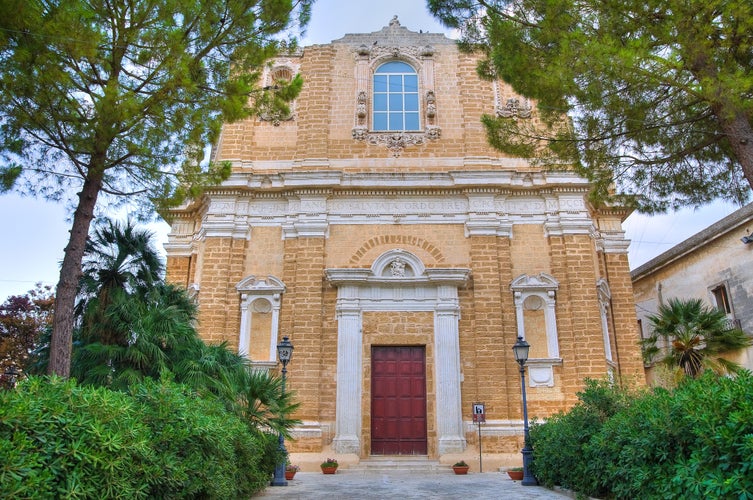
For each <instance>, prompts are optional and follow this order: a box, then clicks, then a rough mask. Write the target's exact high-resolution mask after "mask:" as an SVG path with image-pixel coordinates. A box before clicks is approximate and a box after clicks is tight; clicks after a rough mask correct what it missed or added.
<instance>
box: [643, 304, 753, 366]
mask: <svg viewBox="0 0 753 500" xmlns="http://www.w3.org/2000/svg"><path fill="white" fill-rule="evenodd" d="M648 320H649V321H650V323H651V325H652V326H653V332H652V333H651V336H650V337H648V338H646V339H643V340H642V341H641V346H642V347H643V356H644V360H645V361H646V362H647V363H650V362H652V361H654V360H656V361H658V362H659V363H663V364H665V365H667V366H668V367H670V368H679V369H681V370H682V372H683V373H684V374H685V375H687V376H690V377H692V378H696V377H697V376H698V375H699V374H700V373H701V372H702V371H703V370H704V369H710V370H713V371H714V372H716V373H720V374H723V373H735V372H738V371H739V370H741V368H740V367H739V366H738V365H737V364H736V363H734V362H732V361H729V360H726V359H724V358H722V357H721V355H722V354H724V353H727V352H731V351H736V350H739V349H743V348H746V347H749V346H751V345H753V342H752V341H751V338H750V337H748V336H747V335H746V334H745V333H744V332H743V331H742V330H740V329H739V328H731V327H730V325H729V321H728V320H727V316H726V315H725V313H724V312H723V311H721V310H719V309H715V308H712V307H709V306H706V305H704V303H703V301H701V300H700V299H688V300H681V299H670V300H669V302H668V303H667V304H662V305H661V306H659V311H658V313H657V314H656V315H653V316H649V318H648ZM660 341H661V342H660ZM660 344H661V345H663V346H665V347H664V348H662V347H661V346H660ZM657 358H658V359H657Z"/></svg>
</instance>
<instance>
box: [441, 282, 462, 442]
mask: <svg viewBox="0 0 753 500" xmlns="http://www.w3.org/2000/svg"><path fill="white" fill-rule="evenodd" d="M439 299H440V300H439V303H438V304H437V308H436V310H435V314H434V352H435V356H436V359H435V366H436V368H435V369H436V379H437V437H438V441H439V443H438V444H439V450H438V451H439V454H440V455H442V454H445V453H459V452H462V451H463V450H464V449H465V445H466V441H465V437H464V433H463V415H462V408H461V399H460V378H461V369H460V343H459V339H458V319H459V317H460V308H459V304H458V299H457V288H456V287H451V286H440V287H439Z"/></svg>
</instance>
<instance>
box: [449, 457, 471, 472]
mask: <svg viewBox="0 0 753 500" xmlns="http://www.w3.org/2000/svg"><path fill="white" fill-rule="evenodd" d="M452 470H453V471H455V474H468V464H467V463H465V460H461V461H460V462H455V464H454V465H453V466H452Z"/></svg>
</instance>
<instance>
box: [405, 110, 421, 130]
mask: <svg viewBox="0 0 753 500" xmlns="http://www.w3.org/2000/svg"><path fill="white" fill-rule="evenodd" d="M405 130H418V113H405Z"/></svg>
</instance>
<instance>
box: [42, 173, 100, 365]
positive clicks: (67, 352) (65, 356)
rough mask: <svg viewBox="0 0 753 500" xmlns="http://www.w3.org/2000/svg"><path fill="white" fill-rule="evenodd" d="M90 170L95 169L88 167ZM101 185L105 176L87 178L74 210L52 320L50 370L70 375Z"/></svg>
mask: <svg viewBox="0 0 753 500" xmlns="http://www.w3.org/2000/svg"><path fill="white" fill-rule="evenodd" d="M89 171H90V172H91V171H92V169H90V170H89ZM101 188H102V176H101V175H98V176H96V177H94V178H92V176H89V177H87V178H86V179H85V180H84V185H83V186H82V188H81V192H80V193H79V195H78V197H79V201H78V206H77V207H76V211H75V212H74V213H73V225H72V226H71V237H70V239H69V240H68V246H66V247H65V253H64V256H63V265H62V266H61V268H60V281H59V282H58V286H57V291H56V296H55V315H54V317H53V320H52V340H51V342H50V363H49V365H48V367H47V373H48V374H50V375H58V376H60V377H65V378H68V377H69V376H70V373H71V350H72V348H73V345H72V340H73V308H74V306H75V304H76V291H77V289H78V282H79V279H80V278H81V263H82V261H83V258H84V250H85V249H86V238H87V236H88V235H89V226H91V222H92V219H93V218H94V206H95V205H96V204H97V196H99V191H100V189H101Z"/></svg>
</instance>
